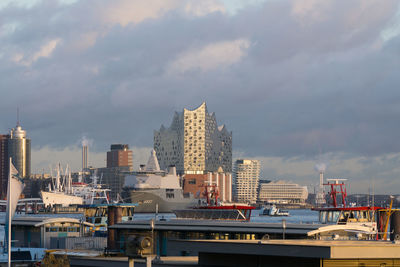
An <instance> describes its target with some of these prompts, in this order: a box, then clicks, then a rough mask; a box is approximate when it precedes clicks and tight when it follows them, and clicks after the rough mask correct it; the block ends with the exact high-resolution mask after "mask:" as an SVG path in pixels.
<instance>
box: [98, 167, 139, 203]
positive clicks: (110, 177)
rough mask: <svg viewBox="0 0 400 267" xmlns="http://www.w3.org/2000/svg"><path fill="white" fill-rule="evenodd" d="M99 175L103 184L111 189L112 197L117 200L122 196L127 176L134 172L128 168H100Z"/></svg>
mask: <svg viewBox="0 0 400 267" xmlns="http://www.w3.org/2000/svg"><path fill="white" fill-rule="evenodd" d="M96 170H97V175H98V176H99V177H100V179H101V183H102V184H105V185H106V186H107V187H108V188H109V189H111V192H110V197H111V199H113V200H115V199H117V198H118V195H121V192H122V188H123V186H124V184H125V176H126V175H127V174H130V173H131V172H132V170H131V168H130V167H128V166H121V167H111V168H98V169H95V170H94V171H96Z"/></svg>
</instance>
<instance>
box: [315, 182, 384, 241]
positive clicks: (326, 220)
mask: <svg viewBox="0 0 400 267" xmlns="http://www.w3.org/2000/svg"><path fill="white" fill-rule="evenodd" d="M331 181H332V182H331ZM324 185H325V186H330V187H331V191H330V193H329V195H330V196H331V200H332V206H331V207H320V208H313V210H316V211H318V212H319V221H320V223H322V224H329V225H327V226H323V227H320V228H318V229H316V230H314V231H310V232H309V233H308V236H313V237H315V238H317V239H334V240H337V239H343V240H348V239H356V240H374V239H377V237H378V236H379V235H378V233H379V232H384V231H385V229H387V226H386V225H387V223H386V225H385V224H384V223H385V222H384V220H383V219H382V216H381V215H382V214H383V213H385V212H386V211H387V209H385V208H383V207H376V206H360V207H347V206H346V197H347V192H346V186H345V184H344V182H343V181H340V179H328V183H327V184H324ZM338 195H341V200H342V201H341V204H340V205H339V204H338V198H337V196H338ZM379 219H381V220H379ZM379 221H380V222H381V223H380V224H379V225H380V229H379V231H378V225H377V224H378V222H379ZM383 225H385V227H383ZM385 238H386V237H385Z"/></svg>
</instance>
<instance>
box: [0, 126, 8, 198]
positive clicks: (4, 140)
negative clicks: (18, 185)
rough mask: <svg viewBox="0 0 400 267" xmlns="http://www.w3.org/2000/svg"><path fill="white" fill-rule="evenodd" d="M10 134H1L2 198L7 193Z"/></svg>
mask: <svg viewBox="0 0 400 267" xmlns="http://www.w3.org/2000/svg"><path fill="white" fill-rule="evenodd" d="M9 138H10V136H9V135H8V134H0V198H1V199H4V198H5V197H6V195H7V182H8V168H9V160H8V139H9Z"/></svg>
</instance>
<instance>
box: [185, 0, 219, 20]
mask: <svg viewBox="0 0 400 267" xmlns="http://www.w3.org/2000/svg"><path fill="white" fill-rule="evenodd" d="M184 10H185V12H186V13H187V14H190V15H194V16H198V17H201V16H205V15H208V14H210V13H214V12H221V13H225V12H226V9H225V7H224V5H223V4H222V3H220V2H217V1H214V0H202V1H189V2H188V3H186V6H185V7H184Z"/></svg>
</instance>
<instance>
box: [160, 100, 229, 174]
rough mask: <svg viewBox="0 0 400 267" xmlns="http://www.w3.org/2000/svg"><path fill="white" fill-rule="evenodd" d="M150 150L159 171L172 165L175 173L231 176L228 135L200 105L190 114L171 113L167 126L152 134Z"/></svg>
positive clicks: (185, 111) (184, 111) (205, 107)
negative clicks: (172, 115)
mask: <svg viewBox="0 0 400 267" xmlns="http://www.w3.org/2000/svg"><path fill="white" fill-rule="evenodd" d="M154 150H155V151H156V154H157V158H158V160H159V163H160V168H161V169H166V168H168V167H169V166H171V165H175V166H176V169H177V172H178V173H181V174H183V173H185V174H203V173H207V172H216V171H218V170H219V168H220V167H221V168H222V170H223V171H224V172H228V173H229V172H232V132H228V131H227V129H226V127H225V126H224V125H222V126H217V121H216V118H215V114H214V113H211V114H209V113H208V111H207V106H206V103H205V102H203V103H202V104H201V105H200V106H199V107H198V108H196V109H194V110H189V109H183V112H181V113H178V112H175V115H174V118H173V120H172V123H171V126H170V127H169V128H165V127H164V126H163V125H162V126H161V128H160V130H159V131H154Z"/></svg>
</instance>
